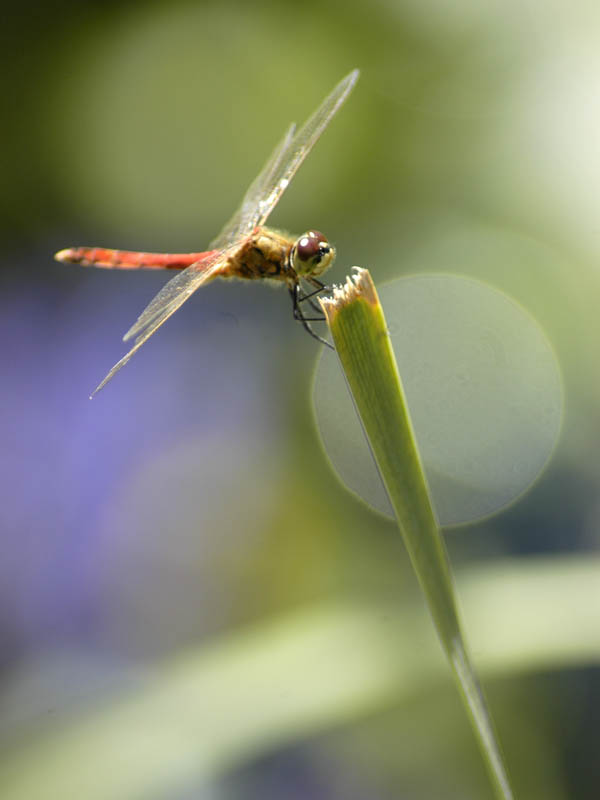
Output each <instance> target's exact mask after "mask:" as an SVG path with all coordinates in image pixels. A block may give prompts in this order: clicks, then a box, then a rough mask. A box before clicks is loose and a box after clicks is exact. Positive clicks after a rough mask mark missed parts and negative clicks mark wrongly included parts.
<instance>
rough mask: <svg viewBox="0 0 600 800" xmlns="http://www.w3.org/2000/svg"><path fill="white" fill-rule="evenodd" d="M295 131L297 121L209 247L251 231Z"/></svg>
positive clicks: (231, 242) (222, 245)
mask: <svg viewBox="0 0 600 800" xmlns="http://www.w3.org/2000/svg"><path fill="white" fill-rule="evenodd" d="M295 132H296V123H295V122H292V124H291V125H290V127H289V128H288V129H287V131H286V132H285V136H284V137H283V139H282V140H281V141H280V142H279V144H278V145H277V147H276V148H275V150H273V152H272V153H271V157H270V158H269V160H268V161H267V163H266V164H265V166H264V167H263V169H262V170H261V172H260V173H259V175H258V176H257V177H256V178H255V179H254V180H253V181H252V183H251V185H250V188H249V189H248V191H247V192H246V194H245V195H244V199H243V200H242V203H241V205H240V207H239V208H238V210H237V211H236V212H235V214H234V215H233V217H232V218H231V219H230V220H229V222H228V223H227V224H226V225H225V227H224V228H223V230H222V231H221V232H220V233H219V235H218V236H217V237H216V239H213V240H212V242H211V243H210V244H209V247H215V248H217V247H227V246H228V245H230V244H233V242H235V241H237V240H238V239H240V238H243V237H244V236H246V235H248V234H249V233H251V231H252V229H253V228H254V224H250V221H251V220H253V219H254V217H255V214H256V202H257V198H259V197H262V195H263V192H264V187H265V185H267V184H270V182H271V180H272V175H273V174H274V173H275V171H276V170H277V169H278V167H279V164H280V162H281V159H282V157H283V155H284V153H285V152H286V151H287V149H288V147H289V145H290V142H291V141H292V139H293V138H294V134H295Z"/></svg>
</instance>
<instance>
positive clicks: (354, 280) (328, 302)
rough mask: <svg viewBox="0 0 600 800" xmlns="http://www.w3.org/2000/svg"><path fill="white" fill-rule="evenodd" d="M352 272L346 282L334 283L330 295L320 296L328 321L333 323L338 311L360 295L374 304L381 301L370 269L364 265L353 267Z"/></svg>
mask: <svg viewBox="0 0 600 800" xmlns="http://www.w3.org/2000/svg"><path fill="white" fill-rule="evenodd" d="M352 272H353V274H352V275H348V277H347V278H346V282H345V283H344V284H341V285H336V284H334V286H333V292H332V294H331V296H330V297H320V298H319V303H320V304H321V308H322V309H323V313H324V314H325V316H326V317H327V322H328V323H331V321H332V319H333V318H334V317H335V315H336V313H337V312H338V311H340V310H341V309H342V308H343V307H344V306H346V305H348V304H349V303H352V302H353V301H354V300H357V299H358V298H359V297H362V298H364V299H365V300H367V301H368V302H369V303H371V304H372V305H377V304H378V303H379V298H378V297H377V290H376V289H375V284H374V283H373V279H372V278H371V273H370V272H369V270H368V269H364V268H363V267H352Z"/></svg>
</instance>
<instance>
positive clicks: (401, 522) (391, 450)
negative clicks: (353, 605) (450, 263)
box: [320, 267, 513, 800]
mask: <svg viewBox="0 0 600 800" xmlns="http://www.w3.org/2000/svg"><path fill="white" fill-rule="evenodd" d="M354 269H355V274H354V275H353V276H352V278H348V279H347V281H346V284H345V285H344V286H343V287H336V288H335V289H334V292H333V296H332V297H329V298H323V299H321V301H320V302H321V306H322V308H323V311H324V312H325V315H326V317H327V322H328V324H329V328H330V330H331V334H332V336H333V341H334V343H335V346H336V351H337V354H338V356H339V359H340V363H341V366H342V369H343V372H344V375H345V378H346V381H347V383H348V387H349V389H350V393H351V394H352V398H353V400H354V404H355V406H356V410H357V412H358V415H359V417H360V419H361V422H362V425H363V428H364V431H365V433H366V436H367V439H368V441H369V445H370V447H371V450H372V452H373V456H374V458H375V461H376V463H377V467H378V469H379V472H380V474H381V478H382V480H383V483H384V485H385V487H386V490H387V493H388V495H389V498H390V501H391V503H392V506H393V508H394V512H395V515H396V519H397V521H398V526H399V528H400V531H401V533H402V536H403V539H404V542H405V544H406V547H407V550H408V552H409V555H410V559H411V562H412V565H413V568H414V570H415V572H416V574H417V578H418V580H419V583H420V585H421V588H422V590H423V592H424V594H425V597H426V600H427V603H428V605H429V609H430V611H431V615H432V617H433V620H434V623H435V626H436V628H437V631H438V635H439V637H440V639H441V642H442V646H443V648H444V650H445V651H446V654H447V656H448V659H449V662H450V665H451V667H452V671H453V673H454V676H455V680H456V682H457V685H458V687H459V690H460V693H461V696H462V698H463V701H464V703H465V707H466V709H467V712H468V715H469V717H470V719H471V723H472V725H473V728H474V730H475V734H476V736H477V740H478V742H479V745H480V747H481V750H482V753H483V756H484V759H485V761H486V764H487V767H488V770H489V772H490V775H491V778H492V782H493V785H494V788H495V790H496V795H497V797H499V798H502V799H503V800H508V798H512V797H513V794H512V791H511V788H510V783H509V779H508V775H507V771H506V768H505V765H504V759H503V756H502V753H501V750H500V746H499V743H498V740H497V736H496V734H495V732H494V727H493V724H492V721H491V717H490V714H489V711H488V708H487V704H486V701H485V698H484V696H483V693H482V691H481V689H480V686H479V683H478V680H477V677H476V675H475V671H474V669H473V666H472V664H471V660H470V658H469V655H468V652H467V648H466V646H465V640H464V636H463V634H462V631H461V625H460V621H459V616H458V611H457V605H456V594H455V590H454V585H453V581H452V576H451V573H450V566H449V562H448V557H447V554H446V548H445V546H444V542H443V539H442V536H441V533H440V529H439V525H438V523H437V521H436V519H435V514H434V511H433V507H432V504H431V499H430V494H429V489H428V486H427V481H426V478H425V473H424V471H423V466H422V464H421V459H420V457H419V452H418V449H417V445H416V442H415V439H414V436H413V430H412V425H411V422H410V415H409V412H408V407H407V404H406V398H405V395H404V390H403V388H402V383H401V380H400V375H399V373H398V367H397V365H396V359H395V357H394V353H393V350H392V347H391V343H390V339H389V336H388V333H387V326H386V322H385V318H384V315H383V309H382V307H381V304H380V303H379V298H378V296H377V292H376V290H375V286H374V284H373V281H372V279H371V276H370V274H369V272H368V270H365V269H360V268H358V267H355V268H354Z"/></svg>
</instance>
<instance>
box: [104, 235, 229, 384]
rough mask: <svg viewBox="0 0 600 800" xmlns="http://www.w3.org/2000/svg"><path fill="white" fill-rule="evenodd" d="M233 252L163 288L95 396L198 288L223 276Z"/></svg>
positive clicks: (219, 254)
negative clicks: (130, 345)
mask: <svg viewBox="0 0 600 800" xmlns="http://www.w3.org/2000/svg"><path fill="white" fill-rule="evenodd" d="M233 249H234V248H229V249H227V250H220V251H218V252H216V253H215V254H214V256H212V257H210V258H208V259H203V260H202V261H197V262H196V263H195V264H192V265H191V266H189V267H187V269H184V270H183V272H180V273H179V275H176V276H175V277H174V278H172V279H171V280H170V281H169V282H168V283H167V284H166V285H165V286H163V288H162V289H161V290H160V292H159V293H158V294H157V295H156V297H155V298H154V299H153V300H152V301H151V302H150V303H149V304H148V306H147V307H146V308H145V309H144V311H143V312H142V313H141V315H140V316H139V317H138V319H137V322H136V323H135V325H133V326H132V327H131V328H130V329H129V330H128V331H127V333H126V334H125V336H124V337H123V340H124V341H128V340H129V339H131V338H133V337H134V336H135V337H136V339H135V344H134V346H133V347H132V348H131V350H130V351H129V352H128V353H127V355H125V356H123V358H122V359H121V360H120V361H118V362H117V363H116V364H115V365H114V367H113V368H112V369H111V371H110V372H109V373H108V375H107V376H106V377H105V378H104V380H103V381H102V382H101V383H100V384H98V386H97V387H96V388H95V389H94V391H93V392H92V395H91V396H92V397H93V396H94V395H95V394H96V393H97V392H99V391H100V389H102V388H104V386H106V384H107V383H108V382H109V380H110V379H111V378H112V377H113V376H114V375H116V373H117V372H118V371H119V370H120V369H121V367H124V366H125V364H127V362H128V361H129V359H130V358H131V357H132V356H133V355H134V353H137V351H138V350H139V349H140V347H141V346H142V345H143V344H144V342H145V341H146V340H147V339H149V338H150V337H151V336H152V334H153V333H155V332H156V331H157V330H158V329H159V328H160V326H161V325H162V324H163V322H166V321H167V320H168V319H169V317H170V316H171V315H172V314H174V313H175V311H177V309H178V308H179V307H180V306H182V305H183V303H185V301H186V300H187V299H188V297H190V296H191V295H192V294H193V293H194V292H195V291H196V289H199V288H200V287H201V286H202V284H204V283H207V281H209V280H210V279H211V278H213V277H215V275H217V274H218V273H219V271H220V270H221V269H222V268H223V266H224V265H225V263H226V262H227V258H228V256H229V254H230V251H231V250H233Z"/></svg>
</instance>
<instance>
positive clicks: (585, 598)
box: [0, 0, 600, 800]
mask: <svg viewBox="0 0 600 800" xmlns="http://www.w3.org/2000/svg"><path fill="white" fill-rule="evenodd" d="M599 23H600V10H599V9H598V7H597V4H595V3H592V2H587V0H577V1H576V2H574V3H565V2H561V1H560V0H549V1H548V0H545V2H542V1H541V0H527V2H525V3H510V2H509V3H506V2H500V0H492V1H491V2H489V3H485V4H482V3H479V2H476V1H475V0H459V2H455V3H448V2H442V0H429V2H418V0H405V2H390V0H387V2H386V0H377V2H374V3H364V2H362V3H359V2H352V0H349V1H348V0H346V2H343V3H342V2H335V1H334V0H324V1H322V2H318V3H317V2H307V3H303V4H298V3H294V2H271V3H268V2H263V3H258V2H245V3H244V2H238V3H234V2H198V3H189V2H188V3H182V2H177V0H176V1H175V2H130V3H116V2H87V3H71V2H60V1H59V2H55V3H52V4H49V3H47V4H35V3H30V4H28V5H27V6H26V7H23V8H22V9H19V8H17V7H16V6H14V7H12V8H7V9H5V10H4V11H3V21H2V26H0V28H1V29H0V38H1V45H2V46H1V47H0V59H1V60H2V65H1V66H2V69H0V82H1V83H2V89H3V91H2V98H3V106H2V125H1V126H0V144H1V152H2V154H3V156H4V158H3V159H2V161H3V167H2V170H3V172H2V174H3V180H2V182H1V188H0V197H1V201H0V209H1V213H0V231H1V234H0V235H1V236H2V244H3V246H2V265H1V271H0V281H1V286H0V305H1V308H0V329H1V331H2V336H1V337H0V341H1V342H2V347H3V358H2V364H3V368H2V392H1V397H2V412H3V413H2V415H1V422H0V424H1V426H2V429H1V437H0V441H1V449H0V459H1V460H0V465H1V486H2V503H1V510H0V524H1V531H2V539H1V544H0V547H1V550H0V637H1V645H0V648H1V650H0V656H1V662H0V665H1V668H2V673H1V677H2V683H1V687H0V691H1V693H0V742H1V745H2V750H1V753H0V756H1V758H0V793H1V794H2V797H3V798H4V797H6V798H11V800H12V798H23V799H24V800H25V798H27V800H31V798H44V800H48V798H58V797H65V796H69V795H70V796H77V797H81V798H86V800H87V799H88V798H99V800H109V799H110V800H112V798H127V799H128V798H138V797H139V798H151V799H152V800H154V799H155V798H161V799H162V798H169V799H170V798H174V799H176V800H180V799H183V798H211V799H212V798H219V800H220V799H221V798H227V800H229V798H236V799H237V798H255V797H256V798H258V797H260V798H270V797H273V798H275V797H278V798H279V797H286V798H298V799H300V798H302V799H303V800H304V798H311V800H312V798H315V799H316V800H318V798H340V800H341V799H342V798H343V800H358V798H371V799H373V800H379V798H381V800H388V798H400V797H402V798H427V799H428V800H431V798H444V799H445V800H447V799H448V798H461V800H464V799H465V798H484V797H489V796H491V794H490V789H489V786H488V783H487V778H486V775H485V773H484V770H483V766H482V764H481V763H480V758H479V754H478V752H477V749H476V745H475V743H474V740H473V738H472V735H471V733H470V730H469V728H468V723H467V722H466V719H465V717H464V714H463V711H462V709H461V706H460V702H459V699H458V697H457V695H456V692H455V689H454V686H453V684H452V682H451V679H450V677H449V675H448V673H447V670H446V668H445V664H444V662H443V658H442V655H441V653H440V652H439V649H438V648H437V646H436V642H435V637H434V634H433V631H432V628H431V624H430V621H429V619H428V618H427V616H426V614H425V613H424V609H423V603H422V600H421V598H420V595H419V592H418V589H417V587H416V585H415V580H414V577H413V576H412V574H411V571H410V567H409V564H408V563H407V557H406V554H405V552H404V551H403V548H402V545H401V541H400V537H399V534H398V532H397V530H396V528H395V527H394V525H393V523H391V522H389V521H387V520H385V519H384V518H382V517H380V516H377V515H375V514H373V513H371V512H370V511H369V510H368V509H367V508H366V507H365V506H363V505H362V504H361V503H360V502H359V501H358V500H356V499H355V498H354V497H353V496H351V495H350V494H348V493H347V492H346V491H345V490H344V489H343V487H342V486H341V485H340V483H339V482H338V481H337V479H336V477H335V476H334V475H333V474H332V472H331V470H330V469H329V466H328V463H327V461H326V459H325V457H324V455H323V453H322V451H321V448H320V445H319V442H318V437H317V434H316V431H315V426H314V422H313V418H312V411H311V401H310V390H311V376H312V372H313V370H314V366H315V362H316V355H317V352H316V347H315V342H314V341H312V340H311V339H310V338H309V337H307V336H306V335H305V334H304V333H303V332H302V331H301V330H300V329H299V326H296V325H294V324H292V322H291V316H290V310H289V307H288V306H289V303H288V300H287V298H286V297H285V296H284V293H281V292H276V291H271V290H270V289H265V288H264V287H263V286H253V285H244V284H243V283H241V282H237V283H230V284H226V283H215V284H213V285H211V286H209V287H207V288H206V289H203V290H202V292H199V293H198V294H197V295H196V296H194V297H193V298H192V299H191V300H190V301H189V302H188V303H187V304H186V306H185V308H184V309H182V310H181V311H180V312H179V313H178V314H176V315H175V316H174V317H173V319H172V320H171V321H170V322H169V324H168V325H167V326H165V328H164V329H163V330H161V331H160V333H159V334H158V335H157V336H156V337H154V338H153V339H152V341H151V342H150V343H148V345H147V346H146V347H144V348H143V349H142V351H141V352H140V353H139V355H137V356H136V358H135V359H134V360H133V361H132V363H131V364H130V365H129V366H128V367H127V369H126V370H124V371H123V372H122V373H121V374H119V376H118V378H117V379H115V380H114V381H113V382H112V383H111V384H110V386H109V387H108V388H107V389H106V390H104V391H103V392H102V394H101V395H99V396H98V397H97V398H96V399H95V400H94V401H93V402H92V403H90V402H89V400H88V394H89V392H90V390H91V389H93V387H94V386H95V385H96V384H97V383H98V381H99V380H100V379H101V378H102V376H103V375H104V374H105V373H106V371H107V370H108V368H109V367H110V366H111V365H112V364H113V363H114V362H115V361H116V360H118V358H119V357H120V356H121V355H122V354H123V352H124V351H123V346H122V342H121V341H120V336H121V334H122V332H123V331H125V330H126V329H127V328H128V327H129V325H130V324H131V323H132V322H133V321H134V320H135V318H136V317H137V315H138V313H139V312H140V310H141V309H142V308H143V307H144V306H145V304H146V303H147V302H148V301H149V300H150V299H151V297H152V296H153V295H154V294H155V293H156V292H157V291H158V290H159V288H160V286H161V285H162V284H163V283H164V281H165V276H163V275H161V274H158V273H154V274H149V273H138V274H136V273H135V272H133V273H129V274H128V273H125V272H120V273H119V272H116V271H115V272H111V271H104V270H98V271H94V270H83V269H81V268H78V267H76V266H70V265H61V264H56V263H54V262H53V261H52V253H53V252H55V251H56V250H58V249H59V248H62V247H66V246H70V245H80V244H81V245H83V244H89V245H98V246H107V247H118V248H132V249H143V250H153V249H154V250H160V251H177V252H183V251H187V250H190V251H196V250H201V249H202V248H203V247H204V246H205V245H206V244H207V243H208V241H209V240H210V239H211V238H212V237H213V236H214V235H215V234H216V233H217V232H218V231H219V229H220V228H221V226H222V225H223V223H224V222H225V221H226V219H227V218H228V217H229V215H230V214H231V213H232V212H233V210H234V209H235V206H236V204H237V203H238V202H239V200H240V198H241V196H242V194H243V192H244V190H245V188H246V187H247V185H248V184H249V183H250V181H251V180H252V178H253V177H254V176H255V174H256V173H257V172H258V170H259V169H260V167H261V166H262V163H263V161H264V159H266V157H267V156H268V154H269V153H270V151H271V149H272V148H273V146H274V145H275V143H276V142H277V141H278V139H279V137H280V136H281V135H282V133H283V131H284V130H285V128H286V125H287V124H288V123H289V122H290V121H292V120H296V121H297V122H302V121H303V120H304V119H305V118H306V117H307V116H308V115H309V113H311V112H312V110H313V109H314V108H315V107H316V106H317V104H318V103H319V102H320V100H321V99H322V98H323V97H324V95H325V94H326V93H327V92H328V91H329V90H330V89H331V88H332V87H333V85H334V84H335V83H336V82H337V81H338V80H339V79H340V78H342V77H343V76H344V75H345V74H346V73H347V72H349V71H350V69H352V68H354V67H359V68H360V69H361V79H360V81H359V83H358V85H357V87H356V90H355V91H354V93H353V95H352V96H351V98H350V100H349V101H348V103H347V105H346V106H345V107H344V108H343V109H342V111H340V113H339V115H338V116H337V117H336V118H335V120H334V121H333V123H332V124H331V126H330V128H329V129H328V130H327V132H326V133H325V135H324V136H323V139H322V140H321V141H320V142H319V144H318V146H317V147H316V148H315V150H314V152H313V153H311V155H310V158H309V159H308V160H307V162H306V164H305V165H304V166H303V168H302V169H301V170H300V172H299V173H298V176H297V177H296V179H295V180H294V183H293V186H292V187H291V188H290V190H289V191H288V192H287V193H286V195H285V197H284V198H283V199H282V201H281V203H280V204H279V206H278V207H277V209H276V211H275V212H274V214H273V217H272V219H271V220H270V221H271V222H272V223H273V224H274V225H275V226H279V227H282V228H285V229H289V230H293V231H295V232H301V231H303V230H306V229H308V228H310V227H316V228H318V229H319V230H323V231H325V232H326V233H327V234H328V236H329V237H330V238H331V240H332V241H333V242H334V243H335V244H336V247H337V249H338V260H337V263H336V265H335V266H334V268H333V269H332V274H331V279H332V280H335V281H341V280H342V279H343V278H344V276H345V275H346V274H347V272H348V271H349V268H350V267H351V266H352V265H353V264H360V265H362V266H367V267H369V268H370V270H371V272H372V274H373V277H374V279H375V280H376V282H383V281H385V280H390V279H392V278H394V277H398V276H400V275H405V274H411V273H426V272H449V273H458V274H462V275H469V276H472V277H475V278H477V279H479V280H483V281H486V282H488V283H489V284H490V285H492V286H495V287H498V288H500V289H502V290H504V291H505V292H507V293H508V294H509V295H510V296H512V297H513V298H515V299H516V300H518V301H519V302H520V303H521V304H522V305H523V306H524V307H525V308H526V309H527V310H528V311H529V312H530V313H531V314H532V315H533V316H534V317H535V318H536V319H537V320H538V322H539V323H540V325H541V326H542V328H543V329H544V331H545V332H546V335H547V336H548V338H549V340H550V341H551V343H552V345H553V347H554V349H555V351H556V354H557V357H558V359H559V361H560V365H561V370H562V373H563V380H564V388H565V397H566V414H565V420H564V424H563V432H562V438H561V441H560V443H559V446H558V448H557V451H556V453H555V457H554V459H553V461H552V463H551V464H550V466H549V468H548V469H547V470H546V472H545V473H544V475H543V477H542V478H541V479H540V481H539V482H538V483H537V484H536V486H535V487H534V488H533V489H532V490H531V491H530V492H529V493H528V494H527V495H526V496H525V497H524V498H523V499H521V500H520V501H519V503H517V504H515V505H514V506H512V507H511V508H510V509H508V510H507V511H505V512H504V513H503V514H500V515H497V516H495V517H493V518H491V519H489V520H487V521H485V522H482V523H480V524H477V525H473V526H469V527H464V528H460V529H456V530H452V531H451V532H449V534H448V536H447V544H448V548H449V551H450V556H451V560H452V563H453V566H454V568H455V569H456V572H457V575H458V589H459V594H460V596H461V599H462V600H463V611H464V617H465V622H466V626H467V630H468V633H469V636H470V641H471V647H472V649H473V652H474V656H475V661H476V663H478V664H479V665H480V668H481V670H482V676H483V679H484V683H485V686H486V690H487V693H488V696H489V700H490V705H491V708H492V712H493V713H494V715H495V717H496V719H497V724H498V729H499V734H500V738H501V740H502V742H503V745H504V748H505V750H506V755H507V760H508V763H509V766H510V768H511V771H512V773H513V777H514V782H515V788H516V792H517V796H519V797H527V798H534V799H535V798H544V800H554V799H555V798H561V799H562V798H578V799H579V798H595V797H597V794H598V788H597V787H598V785H599V783H600V774H599V773H600V766H599V762H598V758H597V727H598V722H599V714H600V680H599V673H598V670H597V664H598V661H599V659H600V632H599V630H598V628H599V626H598V624H597V621H598V619H600V588H598V587H600V560H599V559H598V556H597V550H598V543H599V533H598V521H599V514H600V505H599V501H598V488H599V486H600V470H599V468H598V464H599V459H598V455H597V454H598V443H599V442H600V429H599V424H598V423H599V419H598V408H600V397H599V393H600V385H599V382H598V374H599V370H598V358H597V349H598V348H597V342H598V335H599V333H600V324H599V317H598V311H597V308H598V298H600V273H599V266H598V264H599V263H600V225H599V223H598V210H597V197H598V194H599V193H600V150H599V148H598V140H599V138H600V55H599V52H600V49H599V44H600V34H599V33H598V31H599V30H600V27H599Z"/></svg>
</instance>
